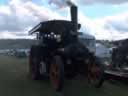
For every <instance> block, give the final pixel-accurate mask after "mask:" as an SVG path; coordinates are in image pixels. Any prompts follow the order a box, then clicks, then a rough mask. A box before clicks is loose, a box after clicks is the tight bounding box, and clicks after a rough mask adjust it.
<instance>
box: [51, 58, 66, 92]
mask: <svg viewBox="0 0 128 96" xmlns="http://www.w3.org/2000/svg"><path fill="white" fill-rule="evenodd" d="M49 76H50V81H51V84H52V86H53V88H54V89H55V90H56V91H58V92H60V91H62V89H63V83H64V65H63V62H62V59H61V57H60V56H54V57H53V60H52V62H51V65H50V72H49Z"/></svg>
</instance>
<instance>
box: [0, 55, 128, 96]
mask: <svg viewBox="0 0 128 96" xmlns="http://www.w3.org/2000/svg"><path fill="white" fill-rule="evenodd" d="M0 96H55V92H54V90H53V89H52V88H51V85H50V83H49V81H33V80H31V79H29V78H28V63H27V59H18V58H15V57H7V56H0ZM64 96H128V85H124V84H111V83H109V82H105V83H104V85H103V87H102V88H100V89H96V88H93V87H92V86H89V85H88V84H87V82H86V81H84V80H81V81H80V80H77V81H75V80H72V81H66V82H65V88H64Z"/></svg>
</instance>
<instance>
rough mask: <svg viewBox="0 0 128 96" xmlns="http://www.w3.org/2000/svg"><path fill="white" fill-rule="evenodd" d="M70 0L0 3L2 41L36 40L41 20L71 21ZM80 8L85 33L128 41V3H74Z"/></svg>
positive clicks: (124, 0)
mask: <svg viewBox="0 0 128 96" xmlns="http://www.w3.org/2000/svg"><path fill="white" fill-rule="evenodd" d="M65 1H66V0H0V38H32V37H31V36H29V35H28V30H30V29H31V28H32V27H34V26H35V25H36V24H38V23H39V22H40V21H46V20H52V19H66V20H70V13H69V7H68V6H67V5H66V3H65ZM72 2H73V3H75V4H76V5H77V6H78V8H79V10H78V11H79V14H78V18H79V22H80V23H81V24H82V27H81V30H80V31H83V32H85V33H88V34H91V35H94V36H95V37H96V39H105V40H106V39H107V40H119V39H125V38H128V11H127V9H128V0H72Z"/></svg>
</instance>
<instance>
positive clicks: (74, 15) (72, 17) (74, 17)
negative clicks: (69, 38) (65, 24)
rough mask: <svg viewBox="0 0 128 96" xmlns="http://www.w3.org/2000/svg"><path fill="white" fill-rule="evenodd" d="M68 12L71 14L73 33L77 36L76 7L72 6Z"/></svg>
mask: <svg viewBox="0 0 128 96" xmlns="http://www.w3.org/2000/svg"><path fill="white" fill-rule="evenodd" d="M70 12H71V22H72V23H73V26H74V27H73V32H75V34H77V29H78V17H77V6H75V5H72V6H71V7H70Z"/></svg>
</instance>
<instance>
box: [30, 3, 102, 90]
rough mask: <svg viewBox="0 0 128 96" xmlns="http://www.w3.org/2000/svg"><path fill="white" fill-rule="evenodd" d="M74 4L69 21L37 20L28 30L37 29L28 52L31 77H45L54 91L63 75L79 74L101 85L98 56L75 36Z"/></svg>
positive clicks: (75, 9)
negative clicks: (35, 24) (35, 41)
mask: <svg viewBox="0 0 128 96" xmlns="http://www.w3.org/2000/svg"><path fill="white" fill-rule="evenodd" d="M78 29H80V24H78V23H77V7H76V6H71V21H66V20H51V21H45V22H41V23H40V24H38V25H37V26H35V27H34V28H33V29H32V30H30V31H29V33H30V34H33V33H35V32H37V33H38V35H37V37H38V38H37V40H38V44H36V45H33V46H32V47H31V49H30V55H29V73H30V76H31V77H32V79H34V80H38V79H42V78H46V77H48V78H49V79H50V81H51V84H52V86H53V88H54V89H55V90H56V91H61V90H62V89H63V85H64V84H63V83H64V78H70V79H73V78H74V77H76V76H77V75H78V74H81V75H83V76H85V77H87V79H88V80H89V81H90V83H91V84H94V85H95V86H96V87H100V86H101V85H102V83H103V82H102V78H101V77H102V74H103V69H102V68H101V65H102V64H100V62H99V60H98V59H97V58H96V57H95V56H94V54H93V53H91V52H90V51H89V50H88V48H87V47H86V46H85V44H82V43H81V42H80V40H79V38H78V34H79V32H77V30H78Z"/></svg>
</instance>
